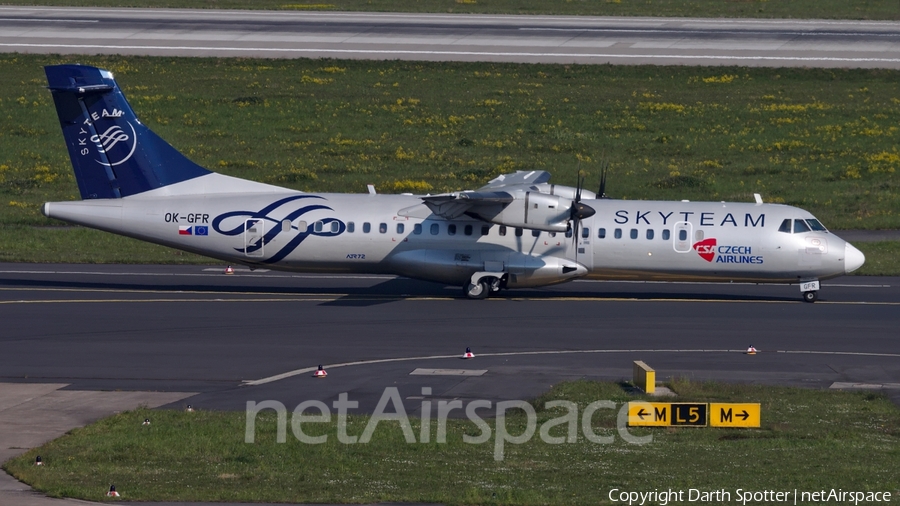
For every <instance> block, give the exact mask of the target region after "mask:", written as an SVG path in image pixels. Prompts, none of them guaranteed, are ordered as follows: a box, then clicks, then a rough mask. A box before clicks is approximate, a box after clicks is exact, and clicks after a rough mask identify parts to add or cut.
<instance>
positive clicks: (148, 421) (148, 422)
mask: <svg viewBox="0 0 900 506" xmlns="http://www.w3.org/2000/svg"><path fill="white" fill-rule="evenodd" d="M141 425H150V419H149V418H144V423H142V424H141Z"/></svg>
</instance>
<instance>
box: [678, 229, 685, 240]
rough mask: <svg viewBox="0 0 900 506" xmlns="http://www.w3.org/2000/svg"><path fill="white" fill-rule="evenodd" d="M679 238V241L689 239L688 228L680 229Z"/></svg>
mask: <svg viewBox="0 0 900 506" xmlns="http://www.w3.org/2000/svg"><path fill="white" fill-rule="evenodd" d="M678 240H679V241H687V230H679V231H678Z"/></svg>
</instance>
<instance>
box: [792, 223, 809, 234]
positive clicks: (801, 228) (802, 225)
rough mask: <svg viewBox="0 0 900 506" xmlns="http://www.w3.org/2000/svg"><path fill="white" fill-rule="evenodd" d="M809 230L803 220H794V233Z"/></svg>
mask: <svg viewBox="0 0 900 506" xmlns="http://www.w3.org/2000/svg"><path fill="white" fill-rule="evenodd" d="M801 232H809V225H807V224H806V222H805V221H803V220H794V233H795V234H799V233H801Z"/></svg>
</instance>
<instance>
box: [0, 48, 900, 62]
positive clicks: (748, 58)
mask: <svg viewBox="0 0 900 506" xmlns="http://www.w3.org/2000/svg"><path fill="white" fill-rule="evenodd" d="M0 47H8V48H23V49H27V48H35V49H38V48H40V49H107V50H141V51H146V50H153V51H231V52H236V53H248V52H260V53H281V54H286V53H297V54H307V53H334V54H348V55H352V54H358V55H368V56H403V55H406V56H429V57H433V56H451V57H465V56H489V57H506V58H509V57H532V58H536V57H552V58H591V59H622V60H624V59H631V58H633V59H648V60H649V59H653V58H660V59H664V60H709V61H728V60H735V61H768V62H806V63H893V64H898V63H900V58H842V57H830V56H724V55H686V54H612V53H532V52H521V53H517V52H499V51H422V50H402V49H398V50H386V49H384V50H382V49H312V48H299V49H292V48H277V47H224V46H223V47H217V46H125V45H102V44H28V43H2V44H0Z"/></svg>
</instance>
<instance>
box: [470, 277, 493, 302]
mask: <svg viewBox="0 0 900 506" xmlns="http://www.w3.org/2000/svg"><path fill="white" fill-rule="evenodd" d="M490 291H491V284H490V282H489V281H488V280H486V279H482V280H481V281H479V282H478V283H475V284H472V283H469V284H468V285H466V288H465V292H466V297H468V298H470V299H483V298H485V297H487V296H488V293H490Z"/></svg>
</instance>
